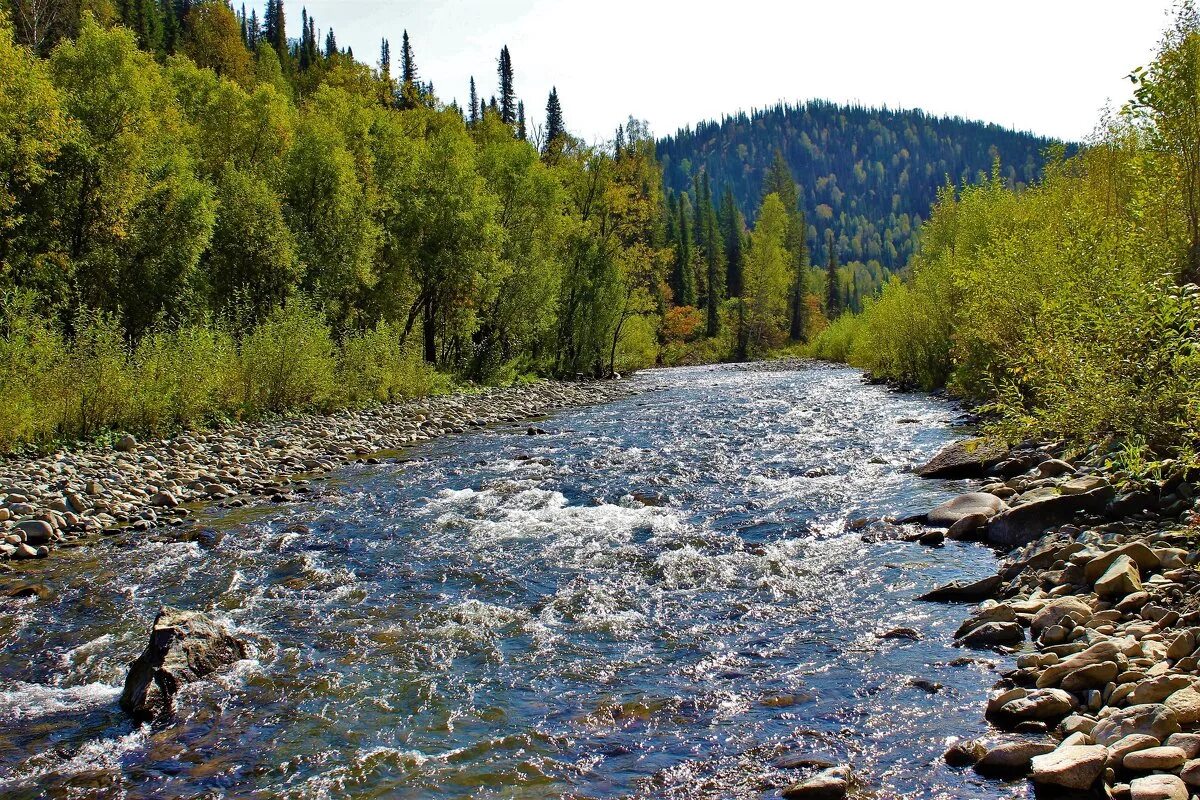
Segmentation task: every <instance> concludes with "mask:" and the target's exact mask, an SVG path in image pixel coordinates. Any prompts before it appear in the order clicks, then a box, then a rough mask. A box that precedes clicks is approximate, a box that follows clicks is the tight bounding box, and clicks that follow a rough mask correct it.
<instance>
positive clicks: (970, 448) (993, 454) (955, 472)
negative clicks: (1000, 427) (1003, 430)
mask: <svg viewBox="0 0 1200 800" xmlns="http://www.w3.org/2000/svg"><path fill="white" fill-rule="evenodd" d="M1007 456H1008V446H1007V445H1006V444H1004V443H1003V442H999V441H996V440H995V439H982V438H981V439H966V440H964V441H961V442H955V443H954V444H952V445H949V446H948V447H946V448H945V449H943V450H942V452H940V453H938V454H937V455H936V456H934V457H933V458H932V459H931V460H930V461H929V463H927V464H923V465H921V466H919V467H917V469H916V473H917V474H918V475H920V476H921V477H922V478H982V477H983V476H984V475H985V474H987V472H988V470H990V469H991V468H992V467H994V466H996V465H997V464H999V463H1000V462H1001V461H1003V460H1004V459H1005V458H1006V457H1007Z"/></svg>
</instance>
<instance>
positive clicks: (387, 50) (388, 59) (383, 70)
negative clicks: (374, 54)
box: [379, 39, 392, 81]
mask: <svg viewBox="0 0 1200 800" xmlns="http://www.w3.org/2000/svg"><path fill="white" fill-rule="evenodd" d="M379 74H380V75H382V76H383V78H384V80H389V81H390V80H391V79H392V45H391V44H390V43H389V42H388V40H387V39H381V40H380V42H379Z"/></svg>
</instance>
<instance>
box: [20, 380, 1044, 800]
mask: <svg viewBox="0 0 1200 800" xmlns="http://www.w3.org/2000/svg"><path fill="white" fill-rule="evenodd" d="M634 385H635V386H636V387H638V388H639V389H641V391H640V393H638V394H636V395H635V396H632V397H630V398H628V399H626V400H622V401H619V402H614V403H610V404H608V405H604V406H599V407H595V408H584V409H577V410H572V411H566V412H563V413H560V414H557V415H555V416H553V417H552V418H550V419H549V420H547V421H545V422H544V423H541V425H542V427H544V428H545V429H546V430H547V431H549V434H550V435H547V436H532V437H531V436H526V435H524V433H525V431H524V428H523V427H521V428H497V429H491V430H487V431H483V432H477V433H471V434H466V435H461V436H454V437H450V438H446V439H443V440H440V441H438V442H435V443H431V444H427V445H423V446H421V447H416V448H413V449H412V450H411V451H409V452H408V453H406V457H407V458H408V459H409V460H407V461H403V462H396V463H385V464H380V465H375V466H368V465H365V464H364V465H355V466H350V467H347V468H344V469H342V470H340V471H339V472H338V473H337V474H336V475H334V476H333V477H332V478H331V479H330V480H329V481H327V482H323V483H321V484H316V485H318V486H320V487H322V488H321V490H320V491H318V492H315V493H314V496H313V498H312V499H311V500H310V501H309V502H307V503H302V504H297V505H288V506H270V507H265V508H260V509H255V510H253V511H251V512H247V511H245V510H240V511H221V510H219V509H217V510H214V511H213V512H210V513H211V514H212V517H211V518H209V519H206V520H205V523H206V524H208V525H211V526H213V527H215V528H217V529H219V530H223V531H226V534H227V535H226V536H225V537H224V538H223V539H222V540H220V543H219V544H217V545H216V546H211V547H207V548H205V547H201V546H200V545H198V544H196V543H187V544H178V543H165V542H164V543H153V542H142V543H140V544H136V545H135V544H134V543H133V542H129V541H124V542H122V541H119V540H102V541H101V543H100V544H98V545H97V546H96V547H93V548H89V549H85V550H79V551H73V552H71V553H64V554H60V555H57V556H55V557H54V558H52V559H49V560H47V561H46V562H40V563H39V564H38V565H37V567H36V572H35V574H34V576H33V579H34V580H37V581H41V582H43V583H45V584H46V586H47V587H49V588H50V589H51V590H52V592H53V596H52V597H50V598H48V599H40V600H39V599H36V598H30V599H24V600H20V601H9V602H10V606H9V609H10V610H9V611H8V612H6V613H5V614H4V615H3V617H2V618H0V643H2V645H3V647H2V652H0V794H3V796H5V797H8V798H25V797H30V798H32V797H68V796H71V797H87V796H105V797H108V796H127V797H239V798H241V797H251V798H267V797H271V798H274V797H284V798H287V797H295V798H326V797H328V798H342V797H400V798H410V797H411V798H449V797H475V798H491V797H495V798H541V797H570V798H610V797H688V798H691V797H714V798H716V797H721V798H724V797H772V796H778V787H781V786H785V785H787V784H788V782H789V781H790V780H794V779H795V778H796V777H798V776H799V775H803V774H805V773H804V772H803V771H796V770H789V769H782V768H778V767H776V766H773V763H772V762H773V761H774V760H775V759H777V758H778V757H779V756H780V755H782V754H784V753H802V754H808V755H812V756H815V757H823V758H828V759H829V760H831V761H834V762H838V763H850V764H852V765H853V766H854V768H855V770H856V772H857V773H858V774H859V775H861V776H862V777H863V778H864V779H865V782H866V785H867V786H868V787H869V788H872V789H874V790H875V791H876V792H878V795H877V796H879V797H912V798H925V797H946V798H950V797H975V798H999V797H1008V796H1015V795H1019V794H1021V792H1022V791H1023V790H1022V789H1020V788H1019V787H1015V786H1003V785H999V784H992V783H988V782H984V781H982V780H980V779H978V778H976V777H975V776H973V775H972V774H971V773H970V772H966V773H963V772H959V771H954V770H950V769H949V768H947V767H946V766H944V765H943V764H942V763H941V761H940V754H941V752H942V750H943V749H944V742H945V740H946V738H947V737H949V736H952V735H972V734H978V733H981V732H983V731H984V730H985V729H986V726H985V724H984V722H983V721H982V718H981V713H980V711H981V699H982V696H983V694H984V692H985V690H986V688H987V687H988V686H990V685H991V683H992V682H993V681H994V680H995V672H994V670H993V668H992V667H991V666H989V664H988V663H987V661H988V659H989V658H990V659H991V661H992V663H993V664H997V665H998V666H1001V667H1002V666H1003V663H1002V660H1000V659H997V658H996V657H994V656H989V657H982V658H980V659H979V660H978V661H974V662H969V663H966V664H963V663H961V661H958V662H956V659H961V657H962V656H964V655H970V654H964V653H963V652H962V651H959V650H956V649H954V648H953V647H951V646H950V640H951V634H952V632H953V630H954V628H955V627H956V626H957V625H958V623H959V622H960V621H961V618H962V616H963V613H964V612H963V609H962V608H961V607H954V606H949V607H948V606H941V605H934V604H928V603H922V602H918V601H916V600H914V597H915V595H917V594H919V593H921V592H922V591H924V590H926V589H928V588H930V587H931V586H933V585H935V584H938V583H941V582H944V581H947V580H951V579H954V578H963V577H966V578H971V577H981V576H983V575H985V574H988V573H989V571H990V570H992V569H993V568H994V556H993V555H992V554H991V553H990V552H989V551H987V550H986V549H984V548H982V547H979V546H978V545H964V544H958V543H949V544H948V545H947V546H946V547H945V548H942V549H928V548H924V547H921V546H919V545H916V544H911V543H905V542H902V541H898V540H896V539H894V538H890V539H889V538H887V537H888V536H894V533H895V531H894V530H889V528H888V527H887V526H885V525H882V524H875V525H869V526H867V527H866V528H862V529H858V530H851V528H854V527H856V525H855V523H856V521H858V523H857V524H858V525H861V524H862V523H861V520H863V519H866V520H873V519H878V518H880V517H883V516H885V515H895V516H900V515H904V514H906V513H912V512H916V511H921V510H925V509H927V508H929V507H931V506H932V505H933V504H936V503H938V502H940V501H941V500H943V499H945V498H946V497H949V496H950V495H951V494H952V493H953V491H954V489H955V487H954V485H952V484H949V483H941V482H929V481H920V480H918V479H916V478H914V477H913V476H912V475H911V474H910V473H908V472H907V471H906V469H905V468H906V467H907V466H909V465H911V464H912V463H914V462H917V461H919V460H921V459H923V458H926V457H928V456H929V455H930V454H932V453H934V452H935V451H936V450H937V449H938V448H939V447H940V446H941V445H943V444H945V443H946V442H947V441H949V440H950V439H952V438H953V436H954V432H953V430H952V428H951V424H952V422H953V421H954V419H955V415H956V411H955V409H954V408H953V407H952V406H951V405H949V404H947V403H945V402H943V401H940V400H936V399H931V398H927V397H923V396H919V395H901V394H893V393H890V392H888V391H886V390H885V389H882V388H880V387H874V386H867V385H864V384H862V383H861V382H860V380H859V376H858V374H857V373H855V372H853V371H850V370H845V369H835V368H828V367H813V368H809V369H803V370H799V371H793V370H785V369H774V368H771V367H763V366H758V367H752V368H739V367H715V368H696V369H678V370H665V371H656V372H650V373H646V374H643V375H641V376H639V377H637V378H635V379H634ZM28 579H29V578H28V576H26V580H28ZM10 582H11V581H10ZM161 604H171V605H177V606H182V607H185V608H198V609H208V610H211V611H214V612H216V613H217V614H218V615H220V616H221V617H223V618H224V619H226V620H227V621H228V622H230V623H231V624H232V625H234V626H235V627H236V628H237V629H239V630H241V631H243V632H244V633H245V634H246V635H248V636H249V637H250V638H251V639H252V641H253V642H254V644H255V648H256V657H255V658H253V659H250V660H247V661H243V662H240V663H239V664H238V665H236V666H235V667H234V668H232V669H230V670H227V671H225V672H223V673H221V674H220V675H219V676H218V677H217V679H216V680H215V681H211V682H205V683H202V684H193V685H192V686H190V687H188V688H187V689H186V690H185V693H184V694H183V695H182V697H181V700H180V707H179V713H178V715H177V717H176V719H175V720H174V721H173V722H172V723H171V724H169V725H165V726H161V727H155V728H152V727H149V726H147V727H137V726H134V725H133V724H132V723H130V722H129V721H127V720H126V719H124V718H123V717H122V715H121V713H120V712H119V710H118V709H117V698H118V694H119V686H120V684H121V681H122V679H123V676H124V672H125V666H126V664H127V663H128V662H129V661H130V660H131V659H132V658H134V657H135V656H136V655H137V653H138V652H139V651H140V650H141V648H142V646H143V645H144V642H145V638H146V632H147V629H148V626H149V624H150V622H151V620H152V619H153V617H154V613H155V611H156V609H157V608H158V607H159V605H161ZM897 626H904V627H910V628H914V629H916V630H917V631H919V633H920V639H919V640H917V641H912V640H909V639H896V638H881V637H880V635H879V634H881V633H883V632H885V631H887V630H889V629H892V628H895V627H897ZM917 678H922V679H926V680H930V681H935V682H937V683H940V684H942V685H943V687H944V688H943V689H942V690H941V691H940V692H938V693H936V694H930V693H928V692H927V691H926V690H923V689H922V688H919V687H916V686H913V685H911V683H910V681H911V680H912V679H917Z"/></svg>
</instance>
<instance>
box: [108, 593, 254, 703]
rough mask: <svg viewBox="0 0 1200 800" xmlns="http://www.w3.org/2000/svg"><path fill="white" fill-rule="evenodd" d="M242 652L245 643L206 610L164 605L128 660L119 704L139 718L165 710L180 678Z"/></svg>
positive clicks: (181, 681)
mask: <svg viewBox="0 0 1200 800" xmlns="http://www.w3.org/2000/svg"><path fill="white" fill-rule="evenodd" d="M245 657H246V645H245V643H244V642H243V641H242V640H240V639H238V638H237V637H235V636H234V635H233V634H232V633H230V631H229V629H228V628H226V627H225V626H224V625H222V624H221V623H219V622H217V621H215V620H213V619H212V618H211V617H209V616H208V615H207V614H204V613H203V612H200V611H181V610H180V609H176V608H168V607H166V606H164V607H163V608H162V609H161V610H160V611H159V612H158V616H157V617H155V619H154V626H153V627H152V628H151V629H150V641H149V642H148V643H147V644H146V649H145V650H144V651H142V654H141V655H140V656H138V657H137V659H136V660H135V661H134V662H133V663H132V664H130V665H129V674H128V675H126V676H125V690H124V691H123V692H122V693H121V708H122V709H123V710H124V711H125V713H127V714H129V715H130V716H132V717H133V718H134V719H136V720H139V721H146V720H151V719H154V718H155V717H158V716H159V715H161V714H164V713H170V712H171V711H172V710H173V709H174V704H175V695H176V694H177V693H178V692H179V689H180V687H182V686H183V685H184V684H185V683H190V682H192V681H195V680H198V679H200V678H203V677H204V676H206V675H209V674H211V673H212V672H215V671H216V670H218V669H220V668H221V667H224V666H227V665H229V664H232V663H234V662H235V661H238V660H240V659H243V658H245Z"/></svg>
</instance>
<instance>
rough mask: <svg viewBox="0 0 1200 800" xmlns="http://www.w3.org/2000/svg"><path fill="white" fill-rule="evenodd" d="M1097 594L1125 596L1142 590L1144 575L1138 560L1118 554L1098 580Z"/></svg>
mask: <svg viewBox="0 0 1200 800" xmlns="http://www.w3.org/2000/svg"><path fill="white" fill-rule="evenodd" d="M1095 588H1096V594H1098V595H1100V596H1101V597H1114V596H1115V597H1125V596H1126V595H1129V594H1133V593H1134V592H1140V591H1141V590H1142V576H1141V574H1140V573H1139V572H1138V566H1137V562H1136V561H1134V560H1133V559H1132V558H1130V557H1129V556H1117V558H1116V560H1114V561H1113V562H1112V564H1111V565H1109V567H1108V569H1106V570H1105V571H1104V574H1103V575H1101V576H1100V577H1099V578H1098V579H1097V580H1096V587H1095Z"/></svg>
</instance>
